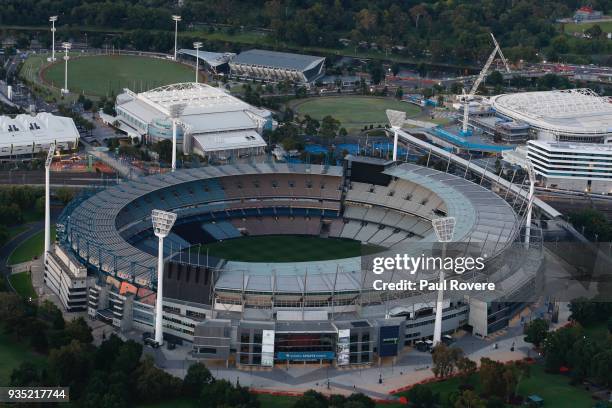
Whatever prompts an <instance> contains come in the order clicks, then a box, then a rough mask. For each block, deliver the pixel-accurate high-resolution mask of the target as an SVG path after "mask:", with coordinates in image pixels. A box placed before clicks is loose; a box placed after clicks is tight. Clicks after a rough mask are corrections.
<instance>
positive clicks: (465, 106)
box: [461, 33, 510, 136]
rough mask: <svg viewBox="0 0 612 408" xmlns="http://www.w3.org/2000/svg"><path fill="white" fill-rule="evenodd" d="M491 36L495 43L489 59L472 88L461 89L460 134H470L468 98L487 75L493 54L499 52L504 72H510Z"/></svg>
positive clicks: (471, 96)
mask: <svg viewBox="0 0 612 408" xmlns="http://www.w3.org/2000/svg"><path fill="white" fill-rule="evenodd" d="M491 38H492V39H493V43H494V44H495V48H494V49H493V52H492V53H491V55H489V59H487V62H486V63H485V65H484V67H483V68H482V71H480V74H478V78H476V81H474V84H473V85H472V89H470V92H469V93H467V94H466V93H465V88H464V89H463V95H462V96H463V128H462V129H461V136H469V135H471V134H472V132H471V131H470V130H469V129H468V121H469V115H470V99H472V98H473V97H474V94H476V91H477V90H478V87H479V86H480V83H481V82H482V81H483V80H484V79H485V77H486V76H487V72H488V71H489V67H490V66H491V64H492V63H493V60H494V59H495V55H497V54H499V57H500V58H501V60H502V61H503V62H504V66H505V67H506V72H508V73H510V67H509V66H508V61H507V60H506V57H504V54H503V53H502V50H501V48H500V47H499V44H498V43H497V40H496V39H495V36H494V35H493V33H491Z"/></svg>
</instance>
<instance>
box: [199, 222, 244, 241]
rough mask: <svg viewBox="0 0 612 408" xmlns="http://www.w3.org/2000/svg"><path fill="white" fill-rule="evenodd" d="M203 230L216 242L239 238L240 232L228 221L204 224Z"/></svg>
mask: <svg viewBox="0 0 612 408" xmlns="http://www.w3.org/2000/svg"><path fill="white" fill-rule="evenodd" d="M202 228H203V229H204V230H205V231H206V232H207V233H209V234H210V235H211V236H212V237H213V238H214V239H216V240H219V241H220V240H223V239H230V238H237V237H239V236H240V231H238V230H237V229H236V227H234V226H233V225H232V224H230V223H229V222H227V221H223V222H217V223H214V224H213V223H209V224H203V225H202Z"/></svg>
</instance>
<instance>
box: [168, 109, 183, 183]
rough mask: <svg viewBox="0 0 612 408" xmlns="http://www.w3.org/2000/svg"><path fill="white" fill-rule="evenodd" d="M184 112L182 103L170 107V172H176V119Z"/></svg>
mask: <svg viewBox="0 0 612 408" xmlns="http://www.w3.org/2000/svg"><path fill="white" fill-rule="evenodd" d="M183 110H185V104H184V103H177V104H175V105H172V106H170V117H171V118H172V171H174V170H176V133H177V130H178V119H179V117H180V116H181V114H182V113H183Z"/></svg>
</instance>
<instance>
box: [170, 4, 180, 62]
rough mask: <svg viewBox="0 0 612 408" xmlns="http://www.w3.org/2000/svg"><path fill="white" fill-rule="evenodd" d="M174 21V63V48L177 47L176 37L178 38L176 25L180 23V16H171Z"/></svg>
mask: <svg viewBox="0 0 612 408" xmlns="http://www.w3.org/2000/svg"><path fill="white" fill-rule="evenodd" d="M172 20H174V60H175V61H176V47H177V36H178V23H179V21H181V16H177V15H173V16H172Z"/></svg>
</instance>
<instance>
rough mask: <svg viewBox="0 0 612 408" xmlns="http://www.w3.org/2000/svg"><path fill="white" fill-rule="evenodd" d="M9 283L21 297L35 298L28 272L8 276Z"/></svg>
mask: <svg viewBox="0 0 612 408" xmlns="http://www.w3.org/2000/svg"><path fill="white" fill-rule="evenodd" d="M9 280H10V282H11V285H12V286H13V288H15V290H16V291H17V293H19V294H20V295H21V296H23V297H27V298H32V299H36V297H37V296H36V292H35V291H34V287H33V286H32V279H31V277H30V274H29V273H28V272H20V273H16V274H14V275H11V276H10V277H9Z"/></svg>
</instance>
